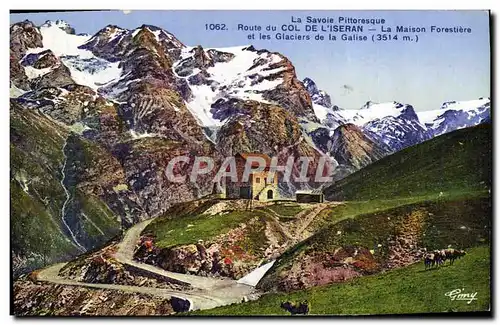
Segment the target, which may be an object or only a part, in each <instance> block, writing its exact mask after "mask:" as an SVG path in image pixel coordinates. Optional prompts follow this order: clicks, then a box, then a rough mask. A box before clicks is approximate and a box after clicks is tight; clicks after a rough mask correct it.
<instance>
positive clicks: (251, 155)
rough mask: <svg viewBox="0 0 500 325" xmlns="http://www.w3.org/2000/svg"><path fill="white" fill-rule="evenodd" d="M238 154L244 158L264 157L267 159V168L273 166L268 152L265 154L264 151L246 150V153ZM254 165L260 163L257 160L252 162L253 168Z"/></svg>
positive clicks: (256, 165)
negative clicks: (252, 151)
mask: <svg viewBox="0 0 500 325" xmlns="http://www.w3.org/2000/svg"><path fill="white" fill-rule="evenodd" d="M238 155H240V156H241V157H242V158H243V159H244V160H247V159H248V158H250V157H252V158H255V157H258V158H263V159H264V160H265V161H266V168H269V166H271V158H269V156H268V155H266V154H264V153H250V152H245V153H239V154H238ZM253 167H259V165H258V163H257V162H254V163H252V168H253Z"/></svg>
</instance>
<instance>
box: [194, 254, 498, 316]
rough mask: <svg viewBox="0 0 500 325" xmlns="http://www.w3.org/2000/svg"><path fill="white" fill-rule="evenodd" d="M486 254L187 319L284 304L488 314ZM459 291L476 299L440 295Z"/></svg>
mask: <svg viewBox="0 0 500 325" xmlns="http://www.w3.org/2000/svg"><path fill="white" fill-rule="evenodd" d="M489 256H490V251H489V249H488V248H487V247H484V246H482V247H477V248H474V249H471V250H470V251H469V254H468V255H466V256H465V257H464V258H463V259H461V260H459V261H457V262H456V263H455V264H454V265H453V266H445V267H442V268H440V269H436V270H432V271H427V272H426V271H424V266H423V263H422V264H421V263H418V264H415V265H411V266H408V267H404V268H401V269H398V270H394V271H391V272H388V273H384V274H379V275H372V276H366V277H362V278H358V279H355V280H353V281H351V282H349V283H342V284H334V285H328V286H321V287H316V288H312V289H308V290H302V291H297V292H293V293H279V294H276V293H273V294H268V295H265V296H264V297H262V298H260V299H259V300H257V301H250V302H247V303H243V304H237V305H231V306H224V307H219V308H215V309H209V310H202V311H197V312H193V313H190V314H191V315H205V316H208V315H214V316H215V315H221V316H222V315H241V316H243V315H248V316H250V315H283V316H284V315H290V314H289V313H288V312H286V311H285V310H283V309H281V308H280V304H281V302H283V301H304V300H307V301H308V302H309V303H310V306H311V309H310V314H311V315H374V314H413V313H443V312H465V311H487V310H489V309H490V306H491V305H490V294H491V291H490V272H489V271H490V261H489ZM456 288H463V289H464V292H466V293H474V292H477V300H475V301H472V302H471V303H470V304H467V302H466V301H452V300H451V299H450V298H448V297H446V296H445V295H444V294H445V293H447V292H449V291H451V290H453V289H456Z"/></svg>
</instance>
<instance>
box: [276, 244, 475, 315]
mask: <svg viewBox="0 0 500 325" xmlns="http://www.w3.org/2000/svg"><path fill="white" fill-rule="evenodd" d="M466 254H467V252H466V251H464V250H462V249H454V248H446V249H436V250H434V251H432V252H428V253H426V254H425V255H424V265H425V269H426V270H427V269H430V268H433V267H439V266H441V265H443V264H444V263H445V262H446V261H450V265H452V264H453V263H454V262H455V260H456V259H459V258H461V257H463V256H465V255H466ZM281 308H282V309H284V310H286V311H288V312H289V313H290V314H292V315H300V314H302V315H307V314H308V313H309V310H310V305H309V303H308V301H307V300H305V301H302V302H300V303H298V302H293V301H286V302H285V301H283V302H282V303H281Z"/></svg>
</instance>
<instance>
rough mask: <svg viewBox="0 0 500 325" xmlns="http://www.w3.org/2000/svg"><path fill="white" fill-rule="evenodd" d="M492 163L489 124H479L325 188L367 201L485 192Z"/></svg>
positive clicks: (337, 196) (332, 195)
mask: <svg viewBox="0 0 500 325" xmlns="http://www.w3.org/2000/svg"><path fill="white" fill-rule="evenodd" d="M491 164H492V130H491V125H490V124H482V125H479V126H476V127H472V128H465V129H462V130H457V131H454V132H450V133H447V134H444V135H442V136H439V137H436V138H434V139H432V140H429V141H426V142H424V143H421V144H419V145H416V146H413V147H409V148H406V149H404V150H402V151H399V152H397V153H395V154H393V155H390V156H388V157H385V158H383V159H381V160H379V161H377V162H375V163H373V164H371V165H369V166H367V167H366V168H363V169H361V170H359V171H358V172H356V173H354V174H352V175H349V176H348V177H346V178H344V179H342V180H341V181H339V182H337V183H335V184H333V185H331V186H329V187H327V188H326V189H325V197H326V198H327V199H329V200H369V199H371V200H372V199H393V198H395V197H414V196H425V195H428V194H436V193H440V192H443V194H447V193H451V192H477V191H487V190H488V188H489V186H490V185H491V167H492V165H491Z"/></svg>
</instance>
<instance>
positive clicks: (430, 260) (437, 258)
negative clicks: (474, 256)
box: [424, 248, 467, 269]
mask: <svg viewBox="0 0 500 325" xmlns="http://www.w3.org/2000/svg"><path fill="white" fill-rule="evenodd" d="M465 254H467V253H466V252H465V251H464V250H462V249H454V248H446V249H436V250H434V251H432V252H429V253H426V254H425V255H424V265H425V269H429V268H433V267H439V266H441V265H443V264H444V262H446V261H450V264H453V262H455V260H456V259H459V258H461V257H462V256H464V255H465Z"/></svg>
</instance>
